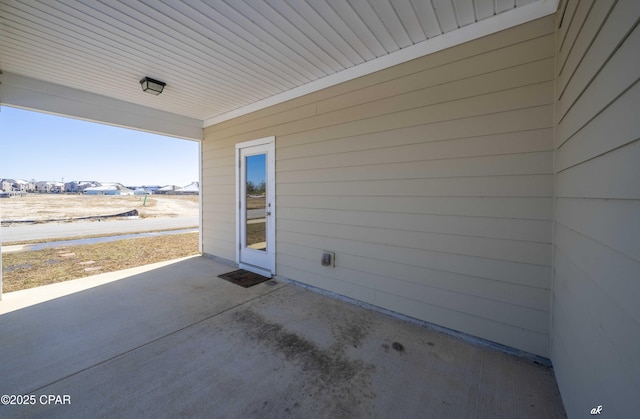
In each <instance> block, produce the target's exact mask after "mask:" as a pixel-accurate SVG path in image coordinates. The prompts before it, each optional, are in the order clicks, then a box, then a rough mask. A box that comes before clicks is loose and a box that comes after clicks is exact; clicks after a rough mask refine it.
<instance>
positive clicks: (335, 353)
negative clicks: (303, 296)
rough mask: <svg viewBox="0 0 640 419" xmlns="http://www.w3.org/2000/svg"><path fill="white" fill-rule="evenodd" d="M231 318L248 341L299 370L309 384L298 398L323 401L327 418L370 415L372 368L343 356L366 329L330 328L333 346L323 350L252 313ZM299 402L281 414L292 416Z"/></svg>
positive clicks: (301, 388)
mask: <svg viewBox="0 0 640 419" xmlns="http://www.w3.org/2000/svg"><path fill="white" fill-rule="evenodd" d="M233 318H234V320H235V321H237V322H239V323H240V324H242V326H243V330H244V331H245V332H246V333H247V334H248V335H249V336H250V338H251V339H254V340H257V341H259V342H260V343H261V344H267V345H268V346H270V347H271V348H273V349H274V350H276V351H277V352H279V353H280V354H282V355H283V356H284V357H285V359H286V360H287V361H290V362H291V363H292V364H294V365H299V366H300V369H301V371H302V372H303V373H304V374H305V375H306V376H307V377H308V381H307V383H306V385H303V386H301V387H300V388H299V389H298V390H299V391H300V393H301V395H300V396H299V397H303V396H304V397H310V398H316V399H318V398H320V399H322V400H324V401H323V402H322V403H323V404H325V406H331V407H330V409H329V410H330V411H331V412H332V414H331V415H330V416H336V417H345V416H353V415H354V414H362V413H363V412H371V411H372V410H371V408H372V406H368V405H366V406H365V404H366V403H367V402H368V401H371V400H372V399H374V398H375V394H374V393H373V391H372V389H371V379H370V375H371V373H372V372H373V371H374V369H375V367H374V366H373V365H372V364H368V363H365V362H363V361H362V360H358V359H351V358H350V357H348V356H347V355H346V353H345V349H346V348H347V347H357V346H359V345H361V343H362V341H363V339H364V338H365V337H366V334H367V331H366V327H358V325H357V324H353V323H349V324H340V325H337V326H335V327H334V328H333V331H334V342H333V343H332V345H331V346H330V347H329V348H322V347H320V346H318V344H316V343H315V342H313V341H311V340H309V339H307V338H305V337H303V336H300V335H298V334H297V333H293V332H291V331H289V330H286V329H285V328H284V327H283V326H282V325H281V324H278V323H275V322H272V321H269V320H267V319H266V318H265V317H264V316H262V315H261V314H259V313H257V312H255V311H253V310H251V309H244V310H240V311H237V312H235V313H234V314H233ZM300 402H301V401H300V400H297V401H294V400H292V402H291V403H290V404H289V406H287V407H286V409H285V411H284V412H283V413H285V414H287V415H289V414H291V415H294V416H295V415H296V412H295V410H297V408H299V407H300ZM265 406H266V404H265ZM327 413H328V412H327Z"/></svg>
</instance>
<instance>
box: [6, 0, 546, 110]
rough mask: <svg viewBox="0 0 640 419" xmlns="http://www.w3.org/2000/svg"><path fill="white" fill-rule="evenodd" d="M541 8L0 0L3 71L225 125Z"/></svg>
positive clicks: (453, 3) (389, 0) (485, 3)
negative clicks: (150, 85)
mask: <svg viewBox="0 0 640 419" xmlns="http://www.w3.org/2000/svg"><path fill="white" fill-rule="evenodd" d="M530 3H537V4H539V5H541V4H543V3H547V0H183V1H177V0H58V1H55V2H54V1H33V0H0V70H2V71H3V72H4V73H5V74H6V73H11V74H16V75H20V76H21V77H27V78H32V79H35V80H39V81H44V82H48V83H53V84H56V85H60V86H65V87H68V88H69V89H74V91H81V92H82V91H83V92H88V93H94V94H97V95H104V96H106V97H109V98H112V99H117V100H121V101H124V102H127V103H132V104H136V105H140V106H144V107H149V108H153V109H157V110H158V111H163V112H168V113H172V114H176V115H180V116H183V117H189V118H194V119H197V120H201V121H207V120H209V121H211V120H214V121H218V120H219V119H216V118H221V116H223V115H227V114H229V115H231V114H233V113H234V112H237V111H238V110H242V109H244V108H247V107H248V106H251V105H253V104H256V103H260V102H264V101H267V102H268V100H269V99H270V98H275V97H283V98H285V99H286V98H287V97H290V96H287V95H286V92H294V91H298V90H299V91H300V92H302V93H304V92H309V91H311V90H309V89H311V87H309V88H308V89H306V90H305V87H306V86H312V85H313V86H315V85H318V86H321V87H322V86H324V87H326V86H328V85H330V83H331V82H330V81H329V80H333V78H334V77H335V80H336V82H340V81H344V80H346V79H348V78H347V76H341V75H342V74H349V76H348V77H357V76H359V75H362V74H365V73H363V72H359V70H357V69H360V68H363V69H365V68H366V69H368V70H363V71H375V70H376V69H377V68H382V67H380V66H378V67H376V66H375V65H371V64H372V63H376V62H379V61H380V60H383V59H384V60H385V63H388V62H392V61H390V60H388V58H389V57H392V56H396V55H397V54H399V53H401V52H402V51H405V50H407V51H408V50H415V51H421V50H424V51H428V50H429V48H426V47H425V48H423V46H425V45H428V44H429V43H430V42H432V41H433V40H437V39H439V38H441V37H446V36H447V35H448V34H449V33H452V32H455V31H459V30H462V29H466V28H469V27H472V26H474V25H475V24H476V23H477V22H481V21H484V20H488V19H492V18H494V17H496V16H498V15H500V14H502V13H509V12H510V11H512V10H515V9H518V8H520V7H521V6H527V5H529V4H530ZM485 26H486V25H485ZM441 44H443V45H444V43H441ZM418 46H420V47H421V49H415V48H416V47H418ZM426 53H428V52H426ZM404 56H405V58H404V59H405V60H406V59H410V58H406V57H411V55H407V54H405V55H404ZM385 65H388V64H385ZM354 69H355V71H354ZM144 76H149V77H153V78H156V79H159V80H162V81H164V82H166V83H167V87H166V90H165V92H163V93H162V94H161V95H159V96H150V95H147V94H144V93H143V92H142V91H141V89H140V86H139V85H138V81H139V80H140V79H141V78H142V77H144ZM336 76H339V77H336ZM324 80H327V81H326V82H324ZM320 82H322V83H320ZM1 99H2V98H1V97H0V100H1ZM269 103H273V102H269ZM205 123H206V122H205Z"/></svg>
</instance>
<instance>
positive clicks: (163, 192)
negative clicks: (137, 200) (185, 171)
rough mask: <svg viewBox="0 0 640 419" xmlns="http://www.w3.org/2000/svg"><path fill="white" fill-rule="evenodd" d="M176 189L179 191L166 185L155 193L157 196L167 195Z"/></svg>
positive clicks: (175, 187) (173, 186)
mask: <svg viewBox="0 0 640 419" xmlns="http://www.w3.org/2000/svg"><path fill="white" fill-rule="evenodd" d="M177 189H180V187H178V186H176V185H166V186H163V187H162V188H158V189H156V190H155V193H156V194H158V195H168V194H171V193H173V192H174V191H175V190H177Z"/></svg>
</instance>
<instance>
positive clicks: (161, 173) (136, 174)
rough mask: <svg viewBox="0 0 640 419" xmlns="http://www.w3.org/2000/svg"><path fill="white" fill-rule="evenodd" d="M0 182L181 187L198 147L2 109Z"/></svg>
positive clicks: (191, 178)
mask: <svg viewBox="0 0 640 419" xmlns="http://www.w3.org/2000/svg"><path fill="white" fill-rule="evenodd" d="M0 155H2V159H1V161H0V178H10V179H25V180H30V179H36V180H51V181H56V182H59V181H61V180H62V178H63V177H64V181H65V182H69V181H72V180H97V181H102V182H120V183H122V184H125V185H131V186H139V185H161V186H164V185H178V186H185V185H188V184H189V183H191V182H195V181H197V180H198V143H197V142H195V141H188V140H181V139H176V138H172V137H164V136H161V135H156V134H149V133H146V132H141V131H134V130H128V129H124V128H118V127H112V126H109V125H103V124H97V123H93V122H86V121H80V120H76V119H70V118H63V117H59V116H54V115H48V114H43V113H38V112H31V111H25V110H21V109H15V108H10V107H5V106H3V107H2V108H0Z"/></svg>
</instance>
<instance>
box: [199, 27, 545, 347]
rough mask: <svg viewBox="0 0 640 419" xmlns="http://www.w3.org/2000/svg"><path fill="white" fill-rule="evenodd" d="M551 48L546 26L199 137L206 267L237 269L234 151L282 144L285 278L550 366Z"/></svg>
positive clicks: (279, 263) (281, 263)
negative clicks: (217, 263)
mask: <svg viewBox="0 0 640 419" xmlns="http://www.w3.org/2000/svg"><path fill="white" fill-rule="evenodd" d="M554 41H555V36H554V19H553V17H548V18H544V19H540V20H537V21H533V22H529V23H527V24H525V25H521V26H518V27H515V28H512V29H509V30H507V31H504V32H501V33H497V34H494V35H490V36H488V37H485V38H481V39H478V40H475V41H473V42H469V43H466V44H463V45H460V46H457V47H454V48H451V49H448V50H445V51H441V52H438V53H435V54H432V55H430V56H427V57H423V58H420V59H417V60H414V61H411V62H408V63H405V64H401V65H398V66H396V67H393V68H389V69H387V70H384V71H380V72H377V73H374V74H371V75H368V76H365V77H361V78H359V79H356V80H352V81H349V82H346V83H343V84H341V85H338V86H334V87H332V88H329V89H325V90H323V91H320V92H316V93H313V94H310V95H307V96H304V97H301V98H298V99H295V100H292V101H290V102H287V103H283V104H280V105H276V106H273V107H271V108H267V109H264V110H261V111H257V112H255V113H252V114H249V115H245V116H242V117H239V118H236V119H233V120H230V121H226V122H223V123H220V124H218V125H215V126H212V127H209V128H206V129H205V139H204V143H203V185H204V190H203V229H204V232H203V238H204V240H203V246H204V252H205V253H208V254H213V255H216V256H220V257H223V258H227V259H231V260H234V259H235V246H236V244H235V218H234V217H235V204H234V202H235V196H234V193H235V192H234V191H235V189H234V182H235V166H234V146H235V144H236V143H239V142H242V141H247V140H253V139H256V138H261V137H266V136H271V135H275V137H276V206H277V218H276V226H277V227H276V241H277V245H276V249H277V255H276V270H277V274H278V275H279V276H282V277H286V278H291V279H294V280H296V281H300V282H304V283H307V284H310V285H313V286H317V287H319V288H323V289H327V290H330V291H333V292H336V293H339V294H342V295H345V296H348V297H352V298H355V299H358V300H362V301H365V302H368V303H371V304H374V305H377V306H380V307H384V308H387V309H390V310H393V311H396V312H400V313H403V314H406V315H409V316H412V317H415V318H418V319H422V320H426V321H429V322H433V323H436V324H439V325H442V326H445V327H449V328H452V329H455V330H459V331H462V332H465V333H469V334H472V335H475V336H479V337H482V338H485V339H489V340H492V341H495V342H499V343H501V344H505V345H508V346H511V347H515V348H518V349H521V350H525V351H528V352H532V353H535V354H539V355H543V356H548V355H549V352H548V350H549V325H550V314H549V311H550V298H549V295H550V287H551V284H550V280H551V271H550V265H551V255H552V252H551V237H552V232H551V231H552V230H551V225H552V223H551V220H552V215H553V179H554V178H553V148H554V144H553V132H554V131H553V109H554V105H553V91H554V58H553V56H554ZM322 250H329V251H333V252H335V253H336V267H335V268H333V269H332V268H326V267H322V266H321V264H320V256H321V251H322Z"/></svg>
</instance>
